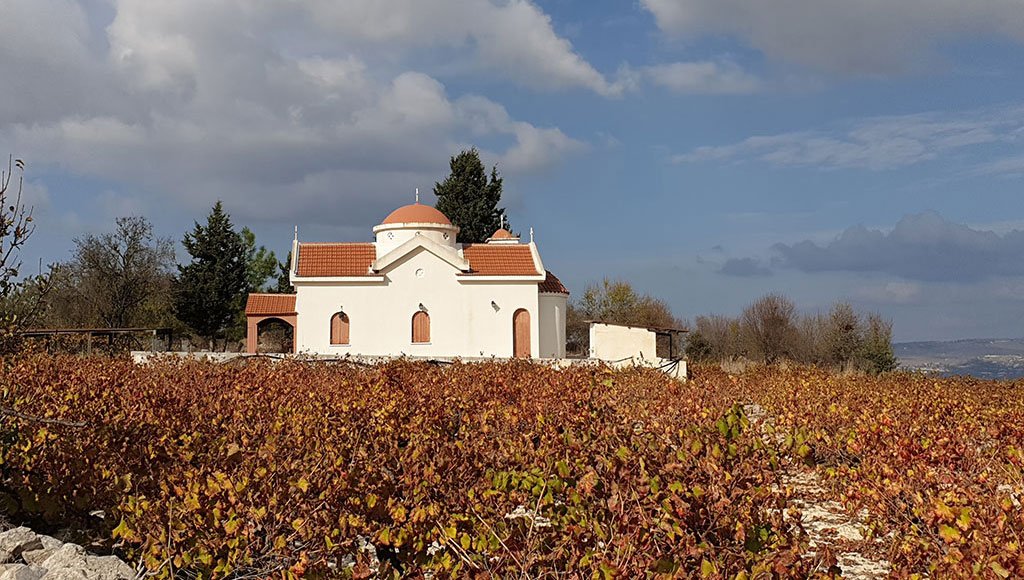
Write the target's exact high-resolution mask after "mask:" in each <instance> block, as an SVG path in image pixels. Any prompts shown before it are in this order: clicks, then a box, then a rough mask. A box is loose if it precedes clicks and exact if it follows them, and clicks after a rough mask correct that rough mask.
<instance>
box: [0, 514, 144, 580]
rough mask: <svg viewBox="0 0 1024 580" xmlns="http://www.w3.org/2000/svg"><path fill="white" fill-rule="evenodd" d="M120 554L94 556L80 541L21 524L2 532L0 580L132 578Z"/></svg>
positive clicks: (123, 579)
mask: <svg viewBox="0 0 1024 580" xmlns="http://www.w3.org/2000/svg"><path fill="white" fill-rule="evenodd" d="M134 578H136V573H135V570H134V569H133V568H132V567H131V566H129V565H128V564H126V563H124V562H123V561H121V560H120V559H118V558H117V557H116V556H93V555H90V554H89V553H87V552H86V551H85V548H83V547H81V546H79V545H77V544H69V543H65V542H62V541H60V540H58V539H56V538H53V537H51V536H46V535H43V534H37V533H35V532H33V531H32V530H30V529H28V528H25V527H20V528H14V529H11V530H7V531H5V532H0V580H132V579H134Z"/></svg>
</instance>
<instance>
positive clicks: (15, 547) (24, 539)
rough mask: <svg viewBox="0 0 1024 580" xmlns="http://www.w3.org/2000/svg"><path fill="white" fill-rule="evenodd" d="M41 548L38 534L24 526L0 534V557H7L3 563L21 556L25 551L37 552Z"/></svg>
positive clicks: (41, 544)
mask: <svg viewBox="0 0 1024 580" xmlns="http://www.w3.org/2000/svg"><path fill="white" fill-rule="evenodd" d="M42 547H43V543H42V540H40V539H39V534H37V533H35V532H33V531H32V530H30V529H28V528H26V527H24V526H22V527H20V528H14V529H13V530H7V531H6V532H0V556H2V555H7V558H6V560H5V561H10V560H11V559H12V558H17V557H18V556H21V553H22V552H24V551H26V550H38V549H40V548H42Z"/></svg>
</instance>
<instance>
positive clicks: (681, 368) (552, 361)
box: [132, 351, 687, 381]
mask: <svg viewBox="0 0 1024 580" xmlns="http://www.w3.org/2000/svg"><path fill="white" fill-rule="evenodd" d="M162 358H183V359H192V360H204V361H208V362H215V363H225V362H228V361H231V360H234V359H237V358H269V359H275V360H298V361H305V360H308V361H351V362H355V363H359V364H366V365H374V364H379V363H383V362H387V361H389V360H394V359H395V358H398V357H369V356H345V357H336V356H331V355H310V354H247V353H241V352H149V351H133V352H132V360H134V361H135V363H136V364H145V363H147V362H150V361H154V360H159V359H162ZM401 358H402V359H404V360H421V361H435V362H442V363H445V362H456V361H458V362H464V363H484V362H495V361H507V360H512V359H508V358H497V357H473V358H466V357H417V356H405V357H401ZM515 360H521V359H515ZM528 360H530V361H531V362H533V363H536V364H543V365H549V366H552V367H554V368H559V369H562V368H568V367H571V366H576V365H599V364H607V365H609V366H611V367H613V368H624V367H630V366H638V367H646V368H657V369H660V370H662V371H664V372H665V373H666V374H668V375H669V376H671V377H673V378H676V379H679V380H682V381H685V380H686V377H687V374H686V361H670V360H665V359H654V360H646V359H642V358H628V359H623V360H619V361H605V360H600V359H595V358H541V359H528Z"/></svg>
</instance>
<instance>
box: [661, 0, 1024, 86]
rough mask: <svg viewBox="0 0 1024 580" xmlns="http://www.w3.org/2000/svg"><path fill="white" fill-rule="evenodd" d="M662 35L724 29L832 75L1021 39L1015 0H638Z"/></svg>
mask: <svg viewBox="0 0 1024 580" xmlns="http://www.w3.org/2000/svg"><path fill="white" fill-rule="evenodd" d="M641 1H642V3H643V5H644V7H646V8H647V10H649V11H650V12H651V13H652V14H653V15H654V17H655V19H656V21H657V24H658V27H659V28H660V29H661V30H662V31H664V32H665V33H667V34H670V35H676V36H682V37H698V36H701V35H709V34H726V35H730V36H733V37H735V38H738V39H740V40H741V41H743V42H745V43H747V44H749V45H750V46H751V47H753V48H755V49H757V50H759V51H761V52H763V53H764V54H765V55H767V56H768V57H769V58H772V59H776V60H780V61H785V62H791V63H796V64H799V65H804V66H808V67H812V68H815V69H818V70H822V71H827V72H833V73H852V74H866V75H887V74H894V73H900V72H905V71H908V70H913V69H916V68H919V67H921V66H926V65H927V64H928V63H929V62H930V61H932V60H933V59H934V49H935V48H936V46H937V45H939V44H940V43H942V42H944V41H956V40H962V39H969V38H980V39H986V38H990V37H992V36H1000V37H1002V38H1005V39H1009V40H1011V41H1016V42H1024V3H1021V2H1019V1H1018V0H990V1H986V2H963V1H962V0H867V1H860V2H850V1H848V0H759V1H750V0H641Z"/></svg>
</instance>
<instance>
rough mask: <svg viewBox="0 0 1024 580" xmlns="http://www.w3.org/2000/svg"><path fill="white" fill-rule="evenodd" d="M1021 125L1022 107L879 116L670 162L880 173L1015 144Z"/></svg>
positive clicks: (719, 148) (712, 148) (700, 152)
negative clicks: (745, 163) (839, 128)
mask: <svg viewBox="0 0 1024 580" xmlns="http://www.w3.org/2000/svg"><path fill="white" fill-rule="evenodd" d="M1021 127H1024V107H1010V108H1003V109H994V110H993V109H984V110H976V111H969V112H967V113H947V114H939V113H929V114H921V115H906V116H900V117H877V118H871V119H866V120H863V121H859V122H856V123H854V124H852V126H848V127H847V128H845V129H844V130H842V131H833V132H822V131H800V132H793V133H781V134H778V135H760V136H754V137H749V138H747V139H745V140H743V141H740V142H738V143H734V144H731V145H724V146H703V147H698V148H696V149H694V150H693V151H690V152H688V153H684V154H680V155H676V156H675V157H673V158H672V160H673V161H674V162H675V163H697V162H708V161H744V160H747V161H749V160H754V161H760V162H764V163H770V164H773V165H781V166H814V167H829V168H863V169H871V170H883V169H892V168H895V167H903V166H907V165H913V164H916V163H921V162H924V161H928V160H932V159H935V158H937V157H938V156H940V155H941V154H943V153H948V152H951V151H955V150H960V149H965V148H969V147H971V146H975V145H983V144H987V143H997V142H998V143H1013V142H1015V141H1017V140H1018V138H1019V132H1020V129H1021ZM995 169H999V167H996V168H995ZM1003 169H1006V168H1005V167H1003Z"/></svg>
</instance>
